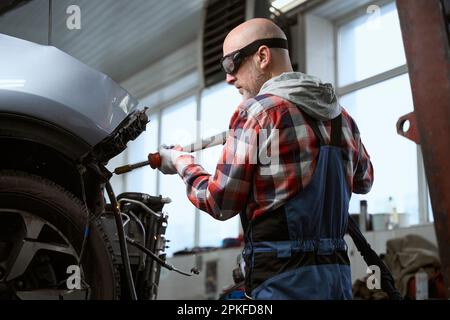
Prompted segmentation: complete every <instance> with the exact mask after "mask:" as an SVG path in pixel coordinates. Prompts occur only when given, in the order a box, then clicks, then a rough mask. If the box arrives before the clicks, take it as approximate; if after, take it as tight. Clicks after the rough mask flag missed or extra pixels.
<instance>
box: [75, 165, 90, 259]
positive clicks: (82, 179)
mask: <svg viewBox="0 0 450 320" xmlns="http://www.w3.org/2000/svg"><path fill="white" fill-rule="evenodd" d="M78 171H79V173H80V185H81V195H82V198H83V204H84V206H85V208H86V211H87V213H88V215H87V220H86V224H85V226H84V230H83V242H82V244H81V250H80V256H79V258H78V265H79V266H80V264H81V260H82V259H83V254H84V251H85V248H86V242H87V238H88V236H89V232H90V230H89V229H90V222H91V217H90V212H91V211H90V210H89V208H88V206H87V201H86V190H85V187H84V178H83V171H84V168H83V167H81V166H79V167H78Z"/></svg>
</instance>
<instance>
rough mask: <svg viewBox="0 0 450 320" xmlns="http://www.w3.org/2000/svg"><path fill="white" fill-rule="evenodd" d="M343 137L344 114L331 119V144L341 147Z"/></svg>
mask: <svg viewBox="0 0 450 320" xmlns="http://www.w3.org/2000/svg"><path fill="white" fill-rule="evenodd" d="M341 137H342V114H340V115H338V116H337V117H336V118H334V119H333V120H331V145H332V146H335V147H340V146H341V145H342V143H341Z"/></svg>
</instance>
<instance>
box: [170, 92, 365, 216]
mask: <svg viewBox="0 0 450 320" xmlns="http://www.w3.org/2000/svg"><path fill="white" fill-rule="evenodd" d="M229 128H230V133H229V134H228V136H227V139H226V142H225V144H224V147H223V150H222V154H221V156H220V159H219V163H218V165H217V167H216V170H215V173H214V175H211V174H209V173H208V172H206V171H205V170H204V169H203V168H202V167H201V166H200V165H198V164H195V162H194V161H193V158H192V157H191V156H189V155H185V156H181V157H179V158H178V159H177V161H176V162H177V164H176V166H177V168H179V170H178V172H179V174H180V176H181V177H182V178H183V180H184V182H185V184H186V186H187V195H188V198H189V200H190V201H191V202H192V203H193V204H194V206H196V207H197V208H199V209H200V210H202V211H205V212H207V213H209V214H210V215H211V216H212V217H214V218H216V219H219V220H226V219H229V218H231V217H233V216H235V215H236V214H238V213H239V212H241V211H242V210H246V213H247V217H248V218H249V219H253V218H256V217H258V216H260V215H262V214H264V213H265V212H268V211H271V210H274V209H276V208H278V207H279V206H281V205H283V204H285V203H286V202H287V201H288V200H289V199H290V198H292V197H293V196H295V195H296V194H298V193H299V192H301V191H302V190H303V189H304V188H305V187H306V186H307V185H308V183H309V182H310V180H311V178H312V175H313V173H314V169H315V167H316V163H317V159H318V152H319V144H318V140H317V139H316V137H315V135H314V133H313V131H312V129H311V127H310V126H309V125H308V124H307V122H306V120H305V117H304V115H303V111H301V110H300V109H299V108H298V107H297V106H295V105H294V104H292V103H291V102H289V101H287V100H284V99H282V98H280V97H277V96H273V95H260V96H257V97H255V98H253V99H249V100H247V101H244V102H243V103H242V104H240V105H239V106H238V108H237V110H236V111H235V112H234V114H233V116H232V118H231V121H230V126H229ZM319 129H320V131H321V133H322V135H323V136H324V139H325V141H326V143H329V142H330V131H331V121H324V122H319ZM263 131H264V132H263ZM262 133H263V134H262ZM261 137H262V138H261ZM277 143H278V145H277ZM342 148H343V152H342V154H343V160H344V164H345V169H346V176H347V182H348V186H349V187H350V190H351V191H352V192H354V193H367V192H369V191H370V189H371V187H372V183H373V167H372V164H371V162H370V158H369V155H368V154H367V151H366V150H365V148H364V145H363V144H362V142H361V139H360V134H359V130H358V127H357V126H356V123H355V122H354V120H353V119H352V118H351V117H350V115H349V114H348V113H347V112H346V111H345V109H344V108H342ZM262 149H264V153H265V160H266V161H263V160H264V159H260V157H261V158H264V157H263V156H264V155H263V154H262V153H263V152H262ZM255 154H257V155H258V159H257V161H254V160H255ZM267 159H271V160H273V161H267Z"/></svg>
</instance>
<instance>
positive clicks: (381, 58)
mask: <svg viewBox="0 0 450 320" xmlns="http://www.w3.org/2000/svg"><path fill="white" fill-rule="evenodd" d="M337 40H338V43H337V44H338V57H339V62H338V85H339V86H341V87H342V86H345V85H348V84H351V83H355V82H357V81H361V80H364V79H367V78H369V77H372V76H375V75H377V74H380V73H382V72H385V71H388V70H391V69H394V68H395V67H398V66H401V65H404V64H405V63H406V58H405V53H404V49H403V41H402V35H401V30H400V23H399V19H398V14H397V10H396V7H395V3H390V4H388V5H385V6H383V7H379V9H378V10H377V11H376V12H375V13H372V14H365V15H363V16H361V17H358V18H356V19H354V20H351V21H350V22H347V23H345V24H343V25H342V26H340V27H339V30H338V39H337Z"/></svg>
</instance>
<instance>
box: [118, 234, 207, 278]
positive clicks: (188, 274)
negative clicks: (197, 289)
mask: <svg viewBox="0 0 450 320" xmlns="http://www.w3.org/2000/svg"><path fill="white" fill-rule="evenodd" d="M126 240H127V242H128V243H129V244H131V245H132V246H135V247H136V248H138V249H140V250H142V251H144V252H145V253H147V254H148V255H149V256H151V257H152V258H153V259H155V261H156V262H158V263H159V264H160V265H161V266H163V267H164V268H166V269H169V270H171V271H175V272H178V273H179V274H182V275H184V276H188V277H191V276H192V273H195V274H199V272H198V270H197V269H196V268H192V269H191V273H187V272H184V271H181V270H179V269H177V268H176V267H174V266H172V265H170V264H168V263H166V262H165V261H164V260H162V259H161V258H159V257H158V256H157V255H156V254H154V253H153V252H151V251H150V250H148V249H147V248H146V247H144V246H143V245H141V244H140V243H137V242H136V241H135V240H133V239H131V238H128V237H126Z"/></svg>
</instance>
